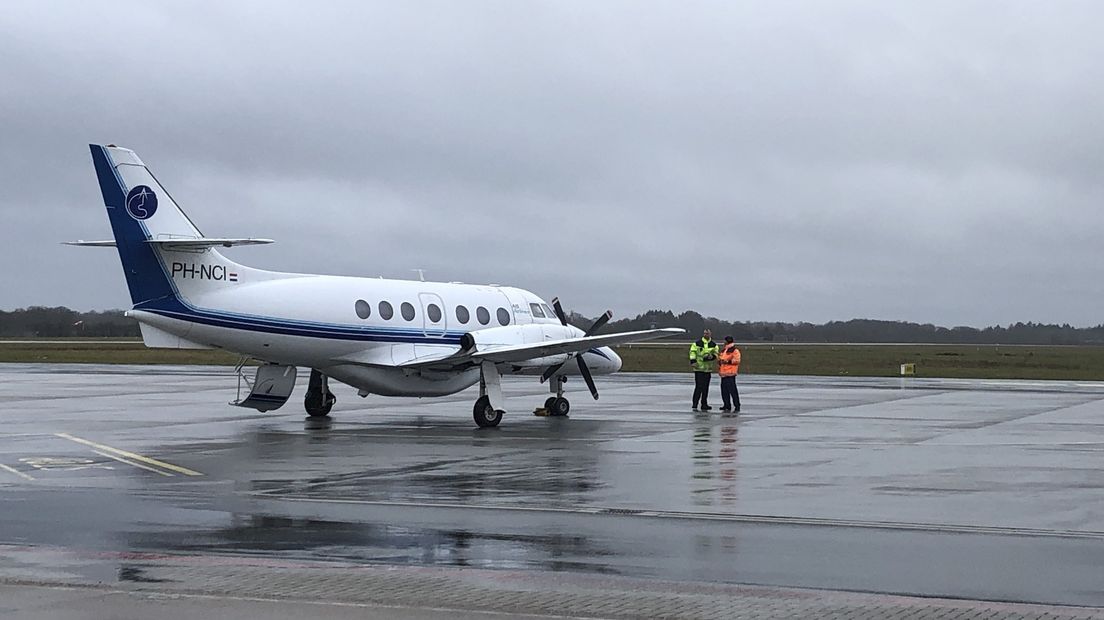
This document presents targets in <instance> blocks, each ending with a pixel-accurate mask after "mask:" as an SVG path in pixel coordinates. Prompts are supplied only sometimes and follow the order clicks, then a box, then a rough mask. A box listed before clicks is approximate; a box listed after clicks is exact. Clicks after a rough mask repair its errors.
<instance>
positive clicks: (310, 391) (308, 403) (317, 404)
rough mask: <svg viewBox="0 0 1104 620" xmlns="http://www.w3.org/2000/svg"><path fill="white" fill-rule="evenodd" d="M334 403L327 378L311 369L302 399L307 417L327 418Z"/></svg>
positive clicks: (335, 398)
mask: <svg viewBox="0 0 1104 620" xmlns="http://www.w3.org/2000/svg"><path fill="white" fill-rule="evenodd" d="M335 402H337V397H336V396H334V394H333V392H331V391H330V380H329V377H327V376H326V375H324V374H322V373H320V372H318V371H317V370H314V369H313V368H312V369H311V374H310V381H309V382H308V383H307V396H306V398H304V399H303V406H304V407H305V408H306V410H307V415H309V416H310V417H312V418H321V417H324V416H328V415H330V409H333V405H334V403H335Z"/></svg>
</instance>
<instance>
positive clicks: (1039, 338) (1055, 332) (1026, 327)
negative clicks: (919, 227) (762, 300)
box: [0, 306, 1104, 345]
mask: <svg viewBox="0 0 1104 620" xmlns="http://www.w3.org/2000/svg"><path fill="white" fill-rule="evenodd" d="M569 319H570V320H571V322H572V323H574V324H575V325H577V326H579V327H581V328H583V329H586V328H587V327H589V326H590V325H591V323H593V322H594V320H593V319H590V318H587V317H584V316H581V315H578V314H575V313H571V315H570V317H569ZM655 327H681V328H683V329H685V330H686V331H687V332H688V333H689V335H690V336H692V337H697V336H698V335H700V334H701V332H702V330H703V329H705V328H707V327H708V328H709V329H711V330H713V335H714V336H715V337H717V338H722V337H724V336H727V335H731V336H732V337H733V338H735V339H736V340H737V341H738V342H757V341H759V342H829V343H831V342H904V343H908V342H923V343H939V344H1038V345H1048V344H1049V345H1104V325H1097V326H1096V327H1072V326H1070V325H1068V324H1066V325H1048V324H1043V323H1014V324H1010V325H1006V326H1000V325H995V326H992V327H985V328H981V329H978V328H974V327H940V326H938V325H932V324H930V323H925V324H920V323H908V322H905V321H875V320H871V319H852V320H850V321H831V322H829V323H824V324H819V325H817V324H813V323H771V322H750V321H725V320H722V319H718V318H715V317H705V316H702V315H701V314H698V313H697V312H694V311H693V310H688V311H686V312H683V313H681V314H675V313H673V312H671V311H670V310H649V311H648V312H645V313H643V314H638V315H637V316H635V317H633V318H631V319H628V318H626V319H619V320H616V321H610V322H609V323H608V324H607V325H606V327H605V328H603V330H602V332H604V333H608V332H613V331H633V330H639V329H652V328H655ZM139 335H140V334H139V331H138V324H137V323H136V322H135V321H134V320H133V319H128V318H127V317H125V316H123V311H122V310H105V311H100V312H96V311H94V312H78V311H76V310H70V309H69V308H63V307H56V308H45V307H41V306H32V307H30V308H21V309H18V310H12V311H0V338H65V337H70V338H71V337H99V338H103V337H126V336H132V337H138V336H139ZM682 338H684V339H685V336H684V337H682Z"/></svg>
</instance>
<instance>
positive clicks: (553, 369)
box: [541, 363, 563, 383]
mask: <svg viewBox="0 0 1104 620" xmlns="http://www.w3.org/2000/svg"><path fill="white" fill-rule="evenodd" d="M561 368H563V364H562V363H560V364H556V365H555V366H551V367H549V368H548V370H546V371H544V372H543V373H541V383H544V382H545V381H548V380H549V379H551V378H552V375H554V374H556V373H558V372H560V369H561Z"/></svg>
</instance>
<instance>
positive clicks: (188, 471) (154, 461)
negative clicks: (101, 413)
mask: <svg viewBox="0 0 1104 620" xmlns="http://www.w3.org/2000/svg"><path fill="white" fill-rule="evenodd" d="M54 435H55V436H56V437H61V438H62V439H68V440H69V441H73V442H76V443H79V444H83V445H86V446H88V447H90V448H94V449H96V450H103V451H104V452H110V453H111V454H115V455H117V456H121V457H124V458H127V459H130V460H132V461H140V462H142V463H146V464H147V465H153V466H154V467H159V468H161V469H166V470H169V471H174V472H176V473H178V474H184V475H185V476H202V475H203V474H202V473H200V472H198V471H196V470H194V469H188V468H187V467H181V466H180V465H173V464H172V463H166V462H165V461H159V460H157V459H153V458H150V457H148V456H142V455H141V454H135V453H134V452H127V451H126V450H120V449H119V448H112V447H111V446H105V445H103V444H101V443H96V442H94V441H89V440H87V439H81V438H80V437H75V436H73V435H70V434H69V433H54Z"/></svg>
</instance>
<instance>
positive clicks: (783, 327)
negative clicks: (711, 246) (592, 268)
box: [573, 310, 1104, 345]
mask: <svg viewBox="0 0 1104 620" xmlns="http://www.w3.org/2000/svg"><path fill="white" fill-rule="evenodd" d="M573 319H574V320H573V322H576V321H577V323H576V324H577V325H579V326H580V327H583V328H584V329H585V327H586V326H589V325H590V324H591V323H593V321H592V320H590V319H587V318H584V317H579V316H577V315H573ZM656 327H681V328H683V329H685V330H686V331H687V332H688V334H689V335H690V336H692V337H695V338H696V337H698V336H699V335H700V334H701V332H702V330H703V329H705V328H709V329H711V330H712V331H713V336H714V337H715V338H718V339H720V338H723V337H724V336H729V335H731V336H732V337H733V338H734V339H736V341H737V342H756V341H760V342H828V343H831V342H839V343H844V342H873V343H878V342H901V343H938V344H1037V345H1102V344H1104V325H1097V326H1096V327H1073V326H1071V325H1069V324H1064V325H1049V324H1043V323H1013V324H1009V325H1005V326H1001V325H994V326H991V327H985V328H981V329H978V328H975V327H940V326H938V325H932V324H930V323H924V324H921V323H909V322H906V321H877V320H873V319H852V320H850V321H831V322H828V323H823V324H819V325H818V324H813V323H777V322H774V323H772V322H750V321H725V320H722V319H718V318H716V317H705V316H702V315H701V314H698V313H697V312H694V311H693V310H688V311H686V312H683V313H681V314H675V313H673V312H671V311H670V310H649V311H648V312H645V313H643V314H639V315H637V316H636V317H634V318H631V319H620V320H616V321H610V322H609V323H608V324H607V325H606V327H605V328H604V329H603V330H602V331H603V332H613V331H632V330H638V329H652V328H656Z"/></svg>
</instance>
